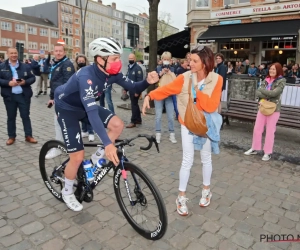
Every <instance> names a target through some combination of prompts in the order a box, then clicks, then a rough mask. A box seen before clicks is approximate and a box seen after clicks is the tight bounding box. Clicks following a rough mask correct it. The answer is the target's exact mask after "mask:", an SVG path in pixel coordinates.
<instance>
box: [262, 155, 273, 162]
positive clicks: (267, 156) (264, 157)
mask: <svg viewBox="0 0 300 250" xmlns="http://www.w3.org/2000/svg"><path fill="white" fill-rule="evenodd" d="M270 159H271V155H268V154H264V156H263V158H262V160H263V161H268V160H270Z"/></svg>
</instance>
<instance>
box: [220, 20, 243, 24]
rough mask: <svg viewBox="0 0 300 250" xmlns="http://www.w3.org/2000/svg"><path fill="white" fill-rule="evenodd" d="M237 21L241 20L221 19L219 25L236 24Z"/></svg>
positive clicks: (240, 21)
mask: <svg viewBox="0 0 300 250" xmlns="http://www.w3.org/2000/svg"><path fill="white" fill-rule="evenodd" d="M238 23H242V20H229V21H221V22H220V25H228V24H238Z"/></svg>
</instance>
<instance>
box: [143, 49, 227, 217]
mask: <svg viewBox="0 0 300 250" xmlns="http://www.w3.org/2000/svg"><path fill="white" fill-rule="evenodd" d="M190 59H191V60H190V66H191V70H190V71H187V72H185V73H184V74H181V75H179V76H178V77H177V78H176V79H175V80H174V81H173V82H171V83H169V84H167V85H165V86H163V87H159V88H157V89H156V90H154V91H151V92H150V93H149V95H147V96H146V97H145V100H144V105H143V114H145V110H146V108H149V101H150V100H163V99H165V98H167V97H168V96H171V95H177V106H178V111H179V118H178V120H179V122H180V123H181V139H182V151H183V159H182V163H181V169H180V173H179V195H178V198H177V199H176V204H177V212H178V213H179V214H180V215H188V208H187V205H186V202H187V201H188V198H186V187H187V184H188V180H189V175H190V170H191V167H192V165H193V161H194V150H195V147H194V136H193V135H192V134H191V133H190V132H189V131H188V129H187V128H186V126H185V124H184V117H185V112H186V107H187V103H188V98H189V94H188V86H189V80H190V78H191V77H192V79H193V85H194V86H195V89H196V93H195V94H196V106H197V108H198V109H199V110H203V111H205V112H206V113H209V114H212V113H214V114H215V113H216V112H217V110H218V106H219V104H220V100H221V94H222V85H223V78H222V76H219V75H218V74H216V73H214V72H213V69H214V61H215V60H214V54H213V52H212V51H211V49H210V48H208V47H206V46H202V45H199V46H198V47H197V48H196V49H194V50H192V51H191V57H190ZM217 115H219V114H217ZM217 129H218V133H219V132H220V127H218V128H217ZM211 153H212V145H211V140H210V139H207V140H206V141H205V144H204V145H203V147H202V149H201V150H200V156H201V162H202V165H203V168H202V172H203V189H202V197H201V199H200V202H199V205H200V206H201V207H206V206H208V205H209V204H210V199H211V196H212V193H211V191H210V180H211V174H212V160H211Z"/></svg>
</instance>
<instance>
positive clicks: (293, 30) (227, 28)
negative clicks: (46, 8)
mask: <svg viewBox="0 0 300 250" xmlns="http://www.w3.org/2000/svg"><path fill="white" fill-rule="evenodd" d="M299 28H300V20H299V19H298V20H287V21H273V22H255V23H244V24H231V25H218V26H210V27H209V28H208V30H207V31H205V32H204V33H203V34H202V35H200V36H199V37H198V39H197V40H198V42H214V41H233V42H238V41H253V40H256V41H261V40H262V38H270V39H271V38H274V39H272V40H276V37H277V38H278V37H284V38H285V40H287V39H288V38H292V39H294V38H295V36H298V30H299ZM278 40H281V39H278ZM283 40H284V39H283ZM288 40H291V39H288Z"/></svg>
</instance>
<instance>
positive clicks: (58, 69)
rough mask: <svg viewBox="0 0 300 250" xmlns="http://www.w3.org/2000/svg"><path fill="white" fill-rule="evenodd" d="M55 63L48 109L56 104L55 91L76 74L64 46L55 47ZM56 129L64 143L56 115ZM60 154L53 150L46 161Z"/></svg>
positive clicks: (51, 74) (51, 76)
mask: <svg viewBox="0 0 300 250" xmlns="http://www.w3.org/2000/svg"><path fill="white" fill-rule="evenodd" d="M53 52H54V61H53V64H52V66H51V68H50V74H49V79H50V88H51V92H50V100H49V101H48V107H51V106H52V105H53V104H54V91H55V89H56V88H57V87H58V86H61V85H63V84H65V83H66V82H67V81H68V80H69V78H70V77H71V76H72V75H73V74H74V73H75V69H74V65H73V63H72V62H71V61H70V59H69V58H67V56H66V52H65V50H64V46H63V45H62V44H56V45H55V46H54V51H53ZM54 127H55V139H56V140H58V141H64V139H63V137H62V133H61V129H60V126H59V124H58V122H57V117H56V115H54ZM59 154H60V150H55V149H51V150H49V152H48V153H47V155H46V159H52V158H54V157H56V156H58V155H59Z"/></svg>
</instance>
